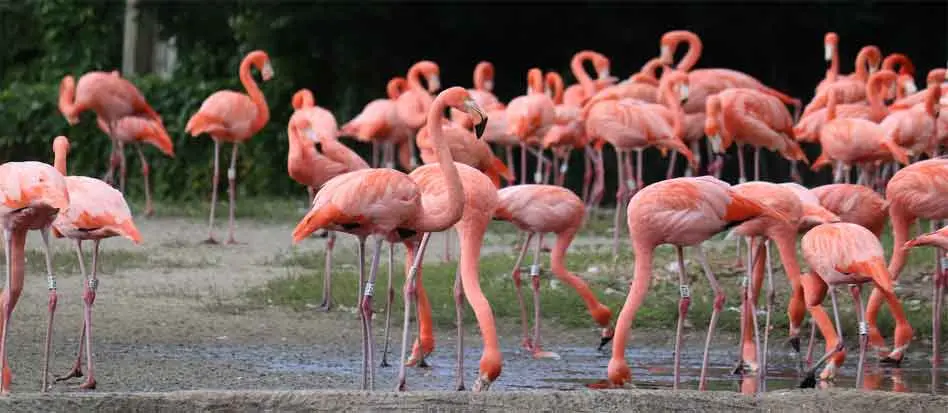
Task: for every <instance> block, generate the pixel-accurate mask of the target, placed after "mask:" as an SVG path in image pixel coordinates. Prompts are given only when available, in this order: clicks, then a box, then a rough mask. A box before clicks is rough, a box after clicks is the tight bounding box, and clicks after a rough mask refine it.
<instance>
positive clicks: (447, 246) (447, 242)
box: [442, 227, 454, 262]
mask: <svg viewBox="0 0 948 413" xmlns="http://www.w3.org/2000/svg"><path fill="white" fill-rule="evenodd" d="M452 229H454V228H453V227H452V228H448V229H446V230H444V256H443V259H442V261H444V262H448V261H451V234H452V232H451V230H452Z"/></svg>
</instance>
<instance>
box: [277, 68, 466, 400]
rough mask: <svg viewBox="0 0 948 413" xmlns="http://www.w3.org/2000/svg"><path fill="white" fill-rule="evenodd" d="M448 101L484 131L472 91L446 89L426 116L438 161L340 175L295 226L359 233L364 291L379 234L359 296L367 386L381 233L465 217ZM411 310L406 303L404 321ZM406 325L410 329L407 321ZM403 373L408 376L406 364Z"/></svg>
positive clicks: (297, 237)
mask: <svg viewBox="0 0 948 413" xmlns="http://www.w3.org/2000/svg"><path fill="white" fill-rule="evenodd" d="M448 106H451V107H456V108H459V109H462V110H466V111H468V113H469V114H470V115H471V116H472V117H474V119H475V123H476V124H477V125H479V127H477V128H476V129H477V132H479V133H480V132H482V131H483V129H482V127H481V126H480V125H482V124H483V121H484V120H485V119H484V115H483V111H482V110H481V109H480V108H479V107H478V106H477V104H476V103H474V101H473V100H472V99H471V97H470V94H468V92H467V91H466V90H464V89H463V88H460V87H452V88H449V89H446V90H444V91H443V92H441V94H439V95H438V97H437V98H436V99H435V100H434V101H433V102H432V104H431V107H430V109H429V111H428V119H427V124H428V127H429V128H431V129H432V130H431V137H432V140H433V141H434V142H435V144H436V145H437V148H438V150H437V154H438V158H439V161H440V162H438V163H437V164H431V165H425V166H422V167H420V168H417V169H415V170H414V171H412V173H411V175H406V174H404V173H402V172H399V171H396V170H393V169H362V170H358V171H354V172H349V173H345V174H342V175H339V176H336V177H335V178H332V179H330V180H329V181H327V182H326V183H325V184H324V185H323V186H322V188H320V190H319V192H318V193H317V194H316V198H315V199H314V200H313V207H312V209H311V210H310V211H309V213H307V214H306V216H304V217H303V219H302V220H301V221H300V222H299V224H297V226H296V229H295V230H294V231H293V240H294V242H299V241H301V240H302V239H304V238H306V237H307V236H308V235H309V234H312V233H313V232H314V231H316V230H318V229H320V228H327V229H332V230H339V231H342V232H347V233H350V234H353V235H356V236H357V237H358V238H359V262H360V271H359V275H360V276H359V278H360V282H359V286H360V294H363V293H362V291H363V289H362V281H363V280H364V276H365V271H364V264H363V263H364V261H365V239H366V238H367V237H368V236H370V235H377V236H379V237H380V238H378V239H377V240H376V249H375V257H374V258H373V265H372V271H371V274H370V275H369V280H368V283H366V285H365V288H364V294H363V295H364V298H363V299H362V300H361V302H360V310H361V311H360V315H361V318H362V333H363V334H362V342H363V346H362V350H363V353H362V355H363V360H362V372H363V381H362V388H363V389H366V388H373V387H374V378H373V376H374V371H375V366H374V362H373V359H374V348H373V341H374V339H373V336H372V324H371V316H372V302H371V301H372V300H371V297H372V292H373V289H374V283H375V271H376V270H377V264H378V256H379V249H380V247H381V243H382V238H381V237H385V238H388V239H390V240H392V239H406V240H407V239H410V238H411V237H413V236H414V235H416V234H419V233H431V232H439V231H444V230H446V229H448V228H450V227H451V225H454V224H455V223H457V222H458V220H460V219H461V215H462V213H463V210H464V198H463V197H464V192H463V187H462V185H461V178H460V176H459V174H458V167H457V166H456V164H455V163H454V161H453V160H452V159H451V151H450V149H449V148H448V146H447V142H445V141H444V140H443V139H442V133H441V126H442V119H443V113H444V111H445V109H446V108H447V107H448ZM436 176H438V177H440V176H443V179H441V180H438V185H427V184H426V182H428V181H430V180H433V179H434V178H433V177H436ZM427 238H428V237H427V236H425V237H424V238H423V239H422V243H421V245H420V246H418V248H417V254H416V255H417V257H418V260H420V259H421V258H422V257H423V255H424V249H425V247H426V246H427ZM406 244H408V245H406V246H408V247H409V251H410V252H414V249H415V246H414V244H413V243H409V242H406ZM413 267H414V266H413ZM413 270H414V268H412V271H409V274H408V281H406V284H405V292H404V293H405V305H406V306H408V304H409V300H410V299H411V297H410V295H412V294H414V291H415V289H414V285H413V281H414V280H413V278H414V275H413V274H412V273H413V272H414V271H413ZM408 315H409V314H408V309H406V312H405V316H406V324H407V317H408ZM405 329H406V332H405V334H407V325H406V326H405ZM403 337H404V336H403ZM404 350H405V343H403V344H402V354H404ZM401 377H404V370H402V375H401Z"/></svg>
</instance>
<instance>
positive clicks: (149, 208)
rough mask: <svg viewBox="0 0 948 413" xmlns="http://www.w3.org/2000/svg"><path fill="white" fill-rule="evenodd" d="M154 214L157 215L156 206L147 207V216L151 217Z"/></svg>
mask: <svg viewBox="0 0 948 413" xmlns="http://www.w3.org/2000/svg"><path fill="white" fill-rule="evenodd" d="M153 215H155V208H152V207H148V208H145V216H146V217H151V216H153Z"/></svg>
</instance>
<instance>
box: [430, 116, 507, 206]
mask: <svg viewBox="0 0 948 413" xmlns="http://www.w3.org/2000/svg"><path fill="white" fill-rule="evenodd" d="M478 107H480V105H478ZM441 129H442V133H443V134H444V136H443V139H444V140H446V141H447V142H448V146H449V147H450V148H451V158H452V159H455V162H458V163H463V164H465V165H468V166H471V167H474V169H477V170H479V171H481V172H483V173H484V174H485V175H487V177H488V178H490V180H491V182H493V183H494V185H496V186H497V187H498V188H499V187H500V179H501V178H503V179H504V180H505V181H507V182H513V181H514V176H513V173H511V172H510V170H509V169H507V165H504V162H503V161H502V160H500V159H499V158H497V157H496V156H494V153H493V152H492V151H491V150H490V145H488V144H487V142H484V141H483V140H481V139H478V138H477V137H476V136H474V134H473V133H471V131H470V130H468V129H466V128H463V127H462V126H460V125H458V124H456V123H454V122H451V121H448V120H444V121H443V122H442V125H441ZM415 144H416V145H417V146H418V152H419V154H420V155H421V161H422V162H424V163H425V164H429V163H437V162H438V155H437V153H436V152H437V147H436V146H435V143H434V142H432V140H431V133H430V130H429V129H428V128H422V129H421V130H419V131H418V136H417V137H416V138H415Z"/></svg>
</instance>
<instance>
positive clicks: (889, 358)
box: [879, 352, 905, 367]
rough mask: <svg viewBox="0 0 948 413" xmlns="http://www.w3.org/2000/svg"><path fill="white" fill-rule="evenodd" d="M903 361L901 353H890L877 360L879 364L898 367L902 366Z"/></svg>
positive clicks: (903, 356) (903, 357)
mask: <svg viewBox="0 0 948 413" xmlns="http://www.w3.org/2000/svg"><path fill="white" fill-rule="evenodd" d="M904 359H905V355H904V354H901V353H895V352H892V353H891V354H888V355H886V356H885V357H883V358H882V359H880V360H879V363H882V364H886V365H890V366H895V367H898V366H900V365H902V360H904Z"/></svg>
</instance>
